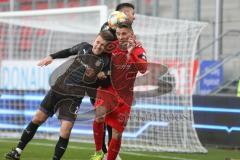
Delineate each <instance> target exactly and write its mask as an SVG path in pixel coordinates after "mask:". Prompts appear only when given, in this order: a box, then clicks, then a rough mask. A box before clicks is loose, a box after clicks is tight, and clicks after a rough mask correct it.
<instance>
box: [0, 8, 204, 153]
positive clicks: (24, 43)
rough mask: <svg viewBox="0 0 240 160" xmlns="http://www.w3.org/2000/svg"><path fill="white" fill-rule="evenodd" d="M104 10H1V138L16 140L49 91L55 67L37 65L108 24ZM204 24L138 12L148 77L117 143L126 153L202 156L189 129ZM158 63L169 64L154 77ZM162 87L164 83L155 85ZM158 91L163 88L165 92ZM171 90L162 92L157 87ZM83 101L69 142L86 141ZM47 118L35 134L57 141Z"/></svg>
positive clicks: (87, 111)
mask: <svg viewBox="0 0 240 160" xmlns="http://www.w3.org/2000/svg"><path fill="white" fill-rule="evenodd" d="M107 13H108V10H107V7H106V6H95V7H80V8H68V9H50V10H38V11H18V12H6V13H0V36H1V37H0V56H1V57H2V58H1V60H2V63H1V66H0V68H1V70H0V71H1V74H0V76H1V81H0V90H1V99H0V120H1V121H0V136H1V137H16V136H20V134H21V132H22V130H23V128H24V127H25V126H26V125H27V123H28V122H29V121H30V120H31V117H32V116H33V115H34V113H35V110H36V109H37V108H38V106H39V104H40V102H41V100H42V99H43V97H44V95H45V94H46V92H47V91H48V89H49V84H48V78H49V76H50V74H51V72H52V71H53V70H54V69H55V68H56V66H57V65H59V64H60V63H61V62H54V64H51V65H50V66H48V67H45V68H38V67H37V66H36V63H37V60H39V59H41V58H43V57H45V56H46V55H48V54H50V53H54V52H56V51H59V50H61V49H65V48H68V47H72V46H74V45H75V44H77V43H79V42H82V41H87V42H89V43H91V42H92V41H93V39H94V37H95V36H96V34H97V33H98V32H99V30H100V26H101V25H102V24H103V23H104V22H105V21H106V20H107ZM205 26H206V24H205V23H200V22H191V21H183V20H173V19H163V18H159V17H149V16H143V15H137V16H136V20H135V22H134V31H135V33H136V35H137V38H138V39H139V40H140V41H141V42H142V43H143V46H144V48H145V49H146V53H147V58H148V62H149V66H148V72H147V73H146V74H144V75H138V78H137V80H136V83H135V103H134V105H133V107H132V113H131V117H130V120H129V122H128V125H127V128H126V130H125V132H124V134H123V146H124V148H125V149H128V150H129V149H130V150H143V151H146V150H149V151H173V152H206V149H205V148H204V147H203V146H202V145H201V143H200V141H199V139H198V136H197V133H196V130H195V128H194V117H193V110H192V91H193V89H194V82H193V81H194V76H193V75H194V74H193V72H194V69H193V63H194V56H195V55H194V53H195V49H196V44H197V40H198V37H199V35H200V33H201V31H202V29H203V28H204V27H205ZM160 64H164V65H166V66H168V72H167V73H166V74H164V75H161V71H160ZM164 83H167V84H169V85H164V86H162V84H164ZM164 87H165V88H164ZM168 87H172V89H173V90H172V91H170V92H168V93H166V94H162V92H164V91H163V89H167V90H171V89H168ZM92 110H93V107H92V106H91V104H90V102H89V99H88V98H85V99H84V100H83V103H82V105H81V107H80V111H79V117H78V119H77V121H76V123H75V126H74V129H73V130H72V136H71V138H72V140H80V141H88V142H93V135H92V120H93V117H94V112H93V111H92ZM58 131H59V123H58V121H57V119H56V117H53V118H50V119H49V120H48V121H47V122H46V123H45V124H44V125H43V126H41V127H40V128H39V132H38V133H37V134H36V136H35V137H38V138H57V135H58Z"/></svg>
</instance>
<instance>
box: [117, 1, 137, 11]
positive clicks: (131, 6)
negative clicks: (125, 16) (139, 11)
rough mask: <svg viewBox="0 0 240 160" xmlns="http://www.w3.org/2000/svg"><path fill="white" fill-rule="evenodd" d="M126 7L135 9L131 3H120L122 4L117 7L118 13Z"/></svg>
mask: <svg viewBox="0 0 240 160" xmlns="http://www.w3.org/2000/svg"><path fill="white" fill-rule="evenodd" d="M124 7H129V8H132V9H134V8H135V7H134V5H133V4H131V3H120V4H118V5H117V7H116V11H120V10H121V9H122V8H124Z"/></svg>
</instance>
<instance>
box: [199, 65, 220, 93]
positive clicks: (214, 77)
mask: <svg viewBox="0 0 240 160" xmlns="http://www.w3.org/2000/svg"><path fill="white" fill-rule="evenodd" d="M220 62H221V61H215V60H204V61H201V63H200V75H203V74H204V73H206V72H208V70H209V69H211V68H212V67H214V66H216V65H217V64H219V63H220ZM222 82H223V67H222V66H220V67H218V68H217V69H216V70H214V71H212V72H210V73H209V74H207V75H206V76H205V77H203V78H202V79H201V80H200V85H199V92H200V94H208V93H210V92H211V91H213V90H215V89H217V88H218V87H219V86H220V85H221V84H222Z"/></svg>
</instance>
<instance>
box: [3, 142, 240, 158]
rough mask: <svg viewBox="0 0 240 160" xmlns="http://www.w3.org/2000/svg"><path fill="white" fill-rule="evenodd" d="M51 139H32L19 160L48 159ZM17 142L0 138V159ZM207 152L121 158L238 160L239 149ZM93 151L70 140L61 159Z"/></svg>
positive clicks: (136, 154)
mask: <svg viewBox="0 0 240 160" xmlns="http://www.w3.org/2000/svg"><path fill="white" fill-rule="evenodd" d="M55 142H56V141H53V140H32V141H31V142H30V143H29V145H28V146H27V147H26V149H25V150H24V152H23V153H22V156H21V160H50V159H51V157H52V154H53V151H54V146H55ZM16 143H17V140H14V139H0V159H4V158H3V157H4V154H5V153H6V152H8V151H9V150H10V149H11V148H12V147H14V146H15V145H16ZM208 151H209V152H208V153H207V154H189V153H188V154H186V153H165V152H160V153H156V152H121V153H120V155H121V158H122V159H123V160H225V157H231V158H233V159H239V160H240V151H239V150H238V151H234V150H221V149H212V148H208ZM93 152H94V146H93V144H87V143H76V142H70V143H69V146H68V149H67V151H66V152H65V155H64V157H63V158H62V159H63V160H89V159H90V156H91V155H92V154H93Z"/></svg>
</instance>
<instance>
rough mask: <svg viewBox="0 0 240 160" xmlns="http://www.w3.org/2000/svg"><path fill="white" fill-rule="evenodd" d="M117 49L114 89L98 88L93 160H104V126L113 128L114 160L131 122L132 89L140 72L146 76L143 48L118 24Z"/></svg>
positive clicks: (109, 158) (111, 149)
mask: <svg viewBox="0 0 240 160" xmlns="http://www.w3.org/2000/svg"><path fill="white" fill-rule="evenodd" d="M116 36H117V39H118V40H117V41H115V42H114V44H115V45H116V48H115V49H114V50H113V51H112V64H111V81H112V83H111V86H110V87H108V88H105V89H102V88H99V89H98V93H97V100H96V103H95V107H96V117H95V121H94V127H93V129H94V140H95V145H96V153H95V155H94V156H93V157H92V160H101V159H102V158H101V156H98V155H100V153H101V152H102V151H101V147H102V143H103V142H102V135H103V125H104V123H103V122H105V123H106V124H108V125H110V126H111V127H112V128H113V133H112V134H113V135H112V139H111V141H110V145H109V149H108V155H107V160H115V159H116V156H117V155H118V152H119V150H120V146H121V137H122V133H123V131H124V128H125V126H126V124H127V121H128V119H129V115H130V111H131V105H132V102H133V87H134V82H135V79H136V75H137V73H138V72H140V73H145V72H146V70H147V59H146V55H145V51H144V49H143V48H142V47H136V42H135V38H134V33H133V30H132V26H131V25H130V24H127V23H123V24H119V26H118V27H117V29H116Z"/></svg>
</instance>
